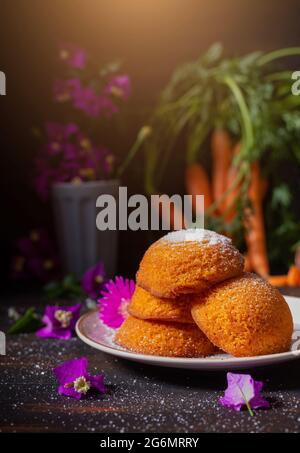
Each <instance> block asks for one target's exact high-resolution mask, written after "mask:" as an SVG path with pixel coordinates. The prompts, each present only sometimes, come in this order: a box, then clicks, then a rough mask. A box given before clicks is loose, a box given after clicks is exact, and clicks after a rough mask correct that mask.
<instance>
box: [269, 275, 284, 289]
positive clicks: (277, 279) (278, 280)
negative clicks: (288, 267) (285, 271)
mask: <svg viewBox="0 0 300 453" xmlns="http://www.w3.org/2000/svg"><path fill="white" fill-rule="evenodd" d="M268 282H269V283H271V285H273V286H277V287H278V288H280V287H282V286H288V281H287V275H270V276H269V277H268Z"/></svg>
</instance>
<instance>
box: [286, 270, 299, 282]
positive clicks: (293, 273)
mask: <svg viewBox="0 0 300 453" xmlns="http://www.w3.org/2000/svg"><path fill="white" fill-rule="evenodd" d="M287 284H288V286H300V270H299V269H298V267H297V266H291V267H290V268H289V271H288V274H287Z"/></svg>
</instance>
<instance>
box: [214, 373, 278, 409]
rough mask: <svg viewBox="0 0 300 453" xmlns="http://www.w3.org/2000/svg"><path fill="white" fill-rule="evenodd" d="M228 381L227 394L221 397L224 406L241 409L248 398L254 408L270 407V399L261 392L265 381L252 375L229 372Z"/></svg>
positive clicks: (220, 400)
mask: <svg viewBox="0 0 300 453" xmlns="http://www.w3.org/2000/svg"><path fill="white" fill-rule="evenodd" d="M227 382H228V387H227V389H226V390H225V394H224V396H223V397H222V398H220V399H219V403H220V404H221V405H222V406H225V407H229V408H231V409H234V410H236V411H240V410H241V408H242V407H243V406H245V405H246V402H245V400H246V401H247V402H248V403H249V405H250V407H251V408H253V409H258V408H260V407H269V403H268V401H266V400H265V399H264V398H263V397H262V396H261V394H260V392H261V390H262V387H263V383H262V382H260V381H255V380H254V379H253V378H252V377H251V375H249V374H235V373H227Z"/></svg>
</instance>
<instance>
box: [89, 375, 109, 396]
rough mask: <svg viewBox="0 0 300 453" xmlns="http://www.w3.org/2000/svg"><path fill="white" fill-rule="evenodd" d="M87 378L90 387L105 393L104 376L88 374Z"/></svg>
mask: <svg viewBox="0 0 300 453" xmlns="http://www.w3.org/2000/svg"><path fill="white" fill-rule="evenodd" d="M88 380H89V381H90V383H91V386H92V388H94V389H96V390H98V391H99V392H100V393H106V392H107V388H106V387H105V385H104V376H103V375H102V374H99V376H90V375H89V376H88Z"/></svg>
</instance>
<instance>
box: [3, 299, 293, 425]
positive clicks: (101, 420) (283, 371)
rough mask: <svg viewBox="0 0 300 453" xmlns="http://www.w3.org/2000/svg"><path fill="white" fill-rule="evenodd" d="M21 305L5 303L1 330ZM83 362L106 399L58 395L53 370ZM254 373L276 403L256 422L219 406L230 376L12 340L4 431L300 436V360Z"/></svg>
mask: <svg viewBox="0 0 300 453" xmlns="http://www.w3.org/2000/svg"><path fill="white" fill-rule="evenodd" d="M289 292H290V294H295V291H289ZM298 294H299V291H298ZM35 301H36V300H33V299H32V298H30V300H27V301H25V302H24V301H23V303H24V304H25V305H26V304H27V305H28V304H32V305H35ZM16 302H17V301H16V299H13V300H10V299H9V298H6V299H5V301H4V303H3V301H2V303H1V308H0V313H1V316H0V319H1V322H2V326H1V324H0V328H3V324H4V323H5V316H6V311H7V307H8V306H10V305H16ZM81 356H86V357H87V358H88V359H89V363H90V367H91V371H92V372H95V373H96V372H99V373H104V375H105V382H106V384H107V386H108V389H109V391H108V393H107V394H106V395H103V396H100V397H92V398H88V399H86V400H81V401H78V400H75V399H70V398H67V397H62V396H59V395H58V394H57V385H56V381H55V379H54V377H53V374H52V368H53V367H55V366H57V365H58V364H59V363H61V362H63V361H65V360H68V359H72V358H75V357H81ZM245 372H247V370H245ZM248 372H250V373H251V374H252V376H253V377H254V378H255V379H260V380H263V381H264V382H265V392H264V394H265V396H266V397H267V398H268V399H269V401H270V402H271V409H269V410H258V411H255V416H254V417H250V416H249V414H248V412H247V411H242V412H234V411H232V410H228V409H226V408H223V407H221V406H220V405H219V404H218V399H219V397H220V396H221V395H222V394H223V390H224V389H225V387H226V373H225V372H214V373H204V372H200V371H185V370H176V369H168V368H159V367H151V366H141V365H138V364H134V363H132V362H128V361H125V360H121V359H116V358H114V357H112V356H109V355H106V354H104V353H101V352H99V351H96V350H94V349H92V348H90V347H88V346H87V345H85V344H83V343H82V342H81V341H80V340H79V339H77V338H74V339H72V340H70V341H58V340H43V339H38V338H35V336H34V335H32V334H22V335H15V336H10V337H8V339H7V355H6V356H0V431H1V432H53V431H54V432H56V431H59V432H106V433H107V432H108V433H113V432H122V433H128V432H148V433H150V432H178V433H188V432H299V431H300V362H299V361H294V362H291V363H287V364H282V365H279V366H276V367H266V368H257V369H251V370H248Z"/></svg>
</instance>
